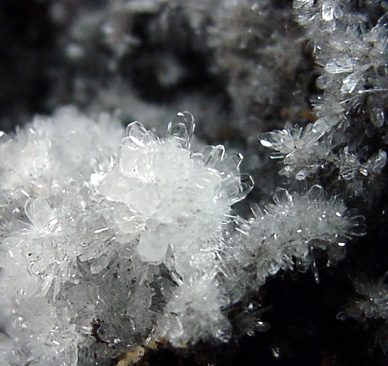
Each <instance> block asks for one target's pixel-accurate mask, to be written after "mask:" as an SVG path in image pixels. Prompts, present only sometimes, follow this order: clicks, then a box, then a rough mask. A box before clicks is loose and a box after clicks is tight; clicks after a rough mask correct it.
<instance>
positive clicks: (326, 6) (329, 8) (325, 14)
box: [322, 1, 334, 22]
mask: <svg viewBox="0 0 388 366" xmlns="http://www.w3.org/2000/svg"><path fill="white" fill-rule="evenodd" d="M333 18H334V4H333V3H332V2H331V1H328V2H324V3H323V4H322V19H323V20H325V21H326V22H330V21H332V20H333Z"/></svg>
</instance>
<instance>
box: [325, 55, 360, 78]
mask: <svg viewBox="0 0 388 366" xmlns="http://www.w3.org/2000/svg"><path fill="white" fill-rule="evenodd" d="M353 69H354V62H353V60H352V59H351V58H350V57H349V56H343V57H341V58H338V59H337V60H330V61H329V62H328V63H327V64H326V65H325V70H326V71H327V72H328V73H330V74H342V73H346V72H352V71H353Z"/></svg>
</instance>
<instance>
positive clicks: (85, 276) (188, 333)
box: [0, 108, 252, 366]
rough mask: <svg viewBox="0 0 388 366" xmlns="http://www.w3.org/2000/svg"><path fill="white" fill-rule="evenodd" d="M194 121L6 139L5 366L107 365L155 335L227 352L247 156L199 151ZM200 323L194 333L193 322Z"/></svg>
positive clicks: (48, 129) (76, 118)
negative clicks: (229, 257)
mask: <svg viewBox="0 0 388 366" xmlns="http://www.w3.org/2000/svg"><path fill="white" fill-rule="evenodd" d="M193 130H194V122H193V118H192V116H191V115H190V114H189V113H186V112H185V113H179V114H178V115H177V118H176V119H175V120H174V121H172V122H171V123H170V124H169V127H168V135H167V137H166V138H164V139H159V138H158V137H157V136H155V135H154V134H153V133H152V132H151V131H147V130H146V129H145V128H144V127H143V126H142V125H141V124H140V123H138V122H134V123H132V124H130V125H129V126H128V128H127V133H126V137H124V138H123V139H122V140H121V144H120V145H119V143H118V142H119V141H120V138H121V136H122V135H123V130H122V128H121V127H120V125H119V124H117V123H115V121H109V123H108V117H106V116H101V117H100V118H99V120H98V122H97V123H94V122H93V121H92V120H91V119H89V118H86V117H84V116H83V115H80V114H78V113H77V112H76V111H75V110H74V109H69V108H68V109H62V110H60V111H59V112H58V113H57V114H56V115H55V116H54V117H53V118H52V119H44V118H38V119H36V120H35V121H34V122H33V123H32V124H30V125H27V126H26V127H25V128H24V129H23V130H20V131H18V133H17V134H16V135H15V136H12V137H8V138H6V137H5V136H3V140H2V142H1V146H0V148H1V149H2V151H3V160H2V163H1V164H2V167H1V174H2V178H4V179H2V187H1V194H2V197H3V198H2V200H3V205H2V207H1V209H2V211H1V213H2V231H1V233H2V252H1V253H2V254H1V258H0V266H1V268H2V272H1V281H0V286H1V291H2V293H3V294H4V296H3V297H2V299H1V303H2V309H3V310H2V314H1V328H2V330H3V334H2V341H1V345H0V354H1V356H2V357H1V361H0V364H1V365H10V364H27V363H33V364H36V365H42V366H45V365H48V364H50V365H77V364H85V365H88V364H90V365H94V364H96V362H97V363H98V364H109V362H110V360H112V359H113V358H115V357H117V356H118V355H119V354H121V353H123V352H126V351H128V350H130V349H131V348H132V347H134V346H136V345H138V344H141V343H142V341H144V340H145V338H146V337H147V336H148V335H149V334H150V332H151V331H152V330H154V329H156V330H155V332H156V333H157V334H158V336H159V337H164V338H166V339H167V340H168V341H169V342H171V343H172V344H173V345H175V346H177V347H178V346H186V345H187V344H190V343H196V342H197V341H199V340H200V339H219V340H222V341H224V340H225V339H227V338H228V336H229V335H230V324H229V321H228V320H227V317H226V313H224V312H223V311H222V308H223V307H224V306H225V305H227V304H228V300H227V294H225V293H224V290H223V288H222V284H221V282H220V281H219V280H218V279H217V275H218V273H219V272H220V269H219V266H220V260H219V258H218V255H217V252H218V251H220V250H222V245H223V240H224V239H223V237H224V226H225V225H226V224H227V223H228V221H230V218H231V216H230V215H231V205H232V204H233V203H235V202H238V201H240V200H241V199H243V198H244V197H245V195H246V194H247V193H248V192H249V191H250V189H251V188H252V182H251V180H250V177H249V176H243V175H240V172H239V165H240V163H241V160H242V157H241V155H231V156H228V157H226V156H225V150H224V148H223V147H222V146H214V147H212V146H209V147H206V148H204V149H203V150H202V151H201V152H200V153H193V152H192V151H191V148H190V140H191V137H192V134H193ZM199 320H200V322H199V323H198V321H199Z"/></svg>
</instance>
